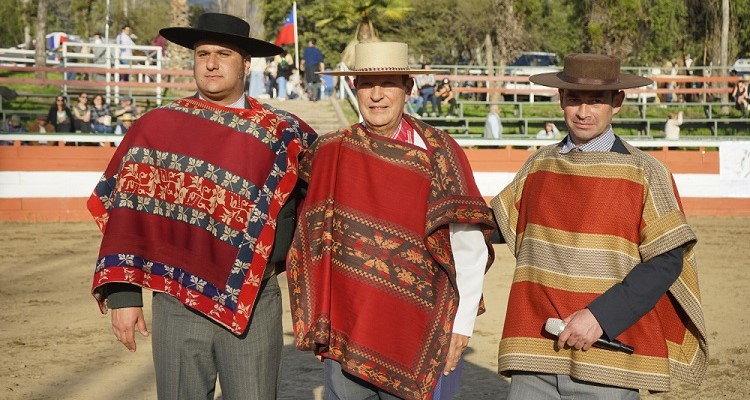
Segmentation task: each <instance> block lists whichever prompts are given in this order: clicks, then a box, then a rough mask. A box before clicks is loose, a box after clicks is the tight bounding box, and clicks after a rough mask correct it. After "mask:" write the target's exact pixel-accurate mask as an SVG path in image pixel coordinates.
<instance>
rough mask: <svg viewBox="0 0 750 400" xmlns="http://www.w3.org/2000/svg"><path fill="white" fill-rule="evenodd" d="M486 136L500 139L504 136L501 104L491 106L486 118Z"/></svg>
mask: <svg viewBox="0 0 750 400" xmlns="http://www.w3.org/2000/svg"><path fill="white" fill-rule="evenodd" d="M484 137H485V138H486V139H500V138H501V137H503V123H502V122H501V121H500V105H498V104H493V105H491V106H490V112H489V113H488V114H487V118H485V120H484Z"/></svg>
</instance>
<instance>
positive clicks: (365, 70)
mask: <svg viewBox="0 0 750 400" xmlns="http://www.w3.org/2000/svg"><path fill="white" fill-rule="evenodd" d="M408 70H409V68H404V67H377V68H357V69H355V70H354V71H352V72H374V71H408Z"/></svg>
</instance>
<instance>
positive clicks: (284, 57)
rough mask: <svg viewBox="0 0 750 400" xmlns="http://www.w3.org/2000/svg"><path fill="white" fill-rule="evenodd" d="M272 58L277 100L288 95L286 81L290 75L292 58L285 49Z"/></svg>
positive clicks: (283, 98)
mask: <svg viewBox="0 0 750 400" xmlns="http://www.w3.org/2000/svg"><path fill="white" fill-rule="evenodd" d="M274 60H275V61H276V90H277V92H276V93H277V96H276V97H278V99H279V100H286V99H287V97H288V96H289V93H288V85H287V83H288V82H289V77H290V76H291V75H292V68H293V67H294V60H292V56H291V54H289V53H287V52H286V51H284V52H283V53H281V54H279V55H277V56H276V57H274Z"/></svg>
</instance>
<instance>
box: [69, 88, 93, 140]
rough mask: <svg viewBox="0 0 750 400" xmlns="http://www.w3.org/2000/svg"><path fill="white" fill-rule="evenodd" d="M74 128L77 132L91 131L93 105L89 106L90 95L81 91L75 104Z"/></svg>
mask: <svg viewBox="0 0 750 400" xmlns="http://www.w3.org/2000/svg"><path fill="white" fill-rule="evenodd" d="M73 129H74V130H75V131H76V132H81V133H91V132H92V130H93V129H92V127H91V107H89V95H88V94H86V93H81V94H80V95H79V96H78V102H76V104H75V105H74V106H73Z"/></svg>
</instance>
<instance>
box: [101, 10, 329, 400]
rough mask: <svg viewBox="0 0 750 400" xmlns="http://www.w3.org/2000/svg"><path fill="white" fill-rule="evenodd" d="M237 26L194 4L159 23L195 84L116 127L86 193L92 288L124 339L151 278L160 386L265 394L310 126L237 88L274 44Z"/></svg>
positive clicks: (130, 340) (275, 362) (275, 357)
mask: <svg viewBox="0 0 750 400" xmlns="http://www.w3.org/2000/svg"><path fill="white" fill-rule="evenodd" d="M249 32H250V27H249V25H248V24H247V23H246V22H245V21H243V20H241V19H239V18H236V17H233V16H230V15H225V14H213V13H208V14H203V15H201V16H200V17H199V19H198V23H197V26H196V27H195V28H186V27H176V28H166V29H162V30H161V31H160V34H161V35H162V36H163V37H165V38H166V39H168V40H170V41H171V42H173V43H175V44H177V45H180V46H183V47H187V48H190V49H193V50H194V51H195V53H194V69H193V75H194V77H195V80H196V86H197V87H198V93H197V94H196V95H195V96H193V97H189V98H184V99H180V100H177V101H175V102H174V103H172V104H169V105H167V106H164V107H160V108H157V109H155V110H152V111H149V112H148V113H146V114H144V115H143V116H141V117H140V118H138V120H137V122H135V123H134V125H133V126H132V127H131V128H130V129H129V130H128V133H127V135H125V137H124V139H123V141H122V143H121V144H120V145H119V146H118V148H117V151H116V153H115V155H114V157H113V158H112V161H111V162H110V164H109V166H108V167H107V170H106V171H105V173H104V176H103V177H102V179H101V180H100V182H99V184H98V185H97V187H96V189H95V190H94V194H93V195H92V197H91V199H90V200H89V203H88V206H89V210H90V211H91V212H92V215H94V217H95V218H96V220H97V223H98V224H99V225H100V228H101V229H102V232H103V233H104V236H103V239H102V244H101V248H100V252H99V259H98V262H97V267H96V270H95V275H94V283H93V288H92V292H93V295H94V297H95V298H96V299H97V301H98V302H99V304H100V307H101V308H102V309H103V310H104V311H106V309H107V308H111V309H112V330H113V332H114V334H115V336H116V337H117V339H118V340H119V341H120V342H122V343H123V344H124V345H125V347H126V348H128V349H129V350H131V351H135V349H136V343H135V328H137V329H138V330H139V331H140V333H141V334H142V335H144V336H147V335H148V334H149V332H148V329H147V327H146V322H145V320H144V316H143V311H142V305H143V303H142V299H141V288H147V289H151V290H153V291H154V293H155V294H154V296H153V302H152V304H153V333H154V336H153V341H152V348H153V354H154V365H155V370H156V385H157V393H158V397H159V399H199V398H202V399H206V398H209V399H212V398H213V397H214V391H215V384H216V379H217V375H218V377H219V381H220V382H221V392H222V396H223V398H225V399H259V400H265V399H273V398H275V397H276V386H277V381H278V376H279V375H278V374H279V365H280V360H281V348H282V345H283V341H282V326H281V299H280V291H279V287H278V282H277V280H276V277H275V276H276V273H277V272H278V271H280V270H281V269H283V267H284V265H283V264H284V259H285V255H286V250H287V248H288V245H289V242H290V241H291V235H292V232H293V229H294V216H295V208H294V207H295V205H296V202H297V201H298V198H299V197H300V194H299V193H300V191H301V190H300V189H299V188H298V185H297V183H298V179H297V165H298V159H299V157H300V156H301V154H303V153H304V152H305V151H306V150H307V147H308V146H309V144H310V143H311V142H312V141H313V140H314V139H315V138H316V134H315V132H314V131H313V130H312V129H311V128H310V127H309V126H308V125H307V124H305V123H304V122H303V121H301V120H300V119H299V118H297V117H296V116H294V115H292V114H289V113H287V112H284V111H281V110H277V109H274V108H272V107H270V106H268V105H264V104H261V103H259V102H258V101H257V100H256V99H254V98H250V97H245V96H244V92H243V88H244V80H245V78H246V77H247V75H248V73H249V69H250V57H251V56H252V57H269V56H273V55H275V54H278V53H280V52H281V51H282V49H281V48H279V47H277V46H275V45H273V44H271V43H267V42H264V41H261V40H257V39H253V38H251V37H249Z"/></svg>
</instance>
